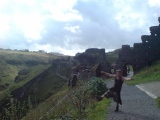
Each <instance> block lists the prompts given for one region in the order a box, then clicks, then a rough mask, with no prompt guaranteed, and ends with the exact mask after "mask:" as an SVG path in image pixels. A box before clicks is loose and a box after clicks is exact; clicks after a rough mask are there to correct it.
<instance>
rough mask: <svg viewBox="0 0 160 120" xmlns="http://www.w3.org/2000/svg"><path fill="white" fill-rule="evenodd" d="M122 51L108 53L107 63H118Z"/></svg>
mask: <svg viewBox="0 0 160 120" xmlns="http://www.w3.org/2000/svg"><path fill="white" fill-rule="evenodd" d="M120 50H121V49H116V50H114V51H111V52H107V53H106V56H107V61H108V62H109V63H110V64H112V63H116V62H117V60H118V57H119V56H118V55H119V51H120Z"/></svg>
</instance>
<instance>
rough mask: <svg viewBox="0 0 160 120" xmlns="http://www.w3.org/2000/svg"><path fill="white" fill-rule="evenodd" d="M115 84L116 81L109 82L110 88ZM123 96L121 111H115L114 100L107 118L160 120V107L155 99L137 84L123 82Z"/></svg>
mask: <svg viewBox="0 0 160 120" xmlns="http://www.w3.org/2000/svg"><path fill="white" fill-rule="evenodd" d="M113 84H114V81H110V82H108V83H107V86H108V88H110V87H112V86H113ZM121 98H122V106H121V105H120V111H119V112H114V110H115V108H116V104H115V102H113V101H112V102H111V106H110V107H109V108H108V112H109V114H108V117H107V119H106V120H160V109H159V108H157V103H156V101H155V99H153V98H152V97H150V96H149V95H147V94H146V93H145V92H144V91H142V90H140V89H139V88H137V87H136V86H130V85H127V84H123V86H122V91H121Z"/></svg>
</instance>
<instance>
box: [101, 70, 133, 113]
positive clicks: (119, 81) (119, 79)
mask: <svg viewBox="0 0 160 120" xmlns="http://www.w3.org/2000/svg"><path fill="white" fill-rule="evenodd" d="M101 74H103V75H105V76H108V77H112V78H114V86H113V87H112V88H111V90H113V92H115V93H116V95H117V102H116V103H117V105H116V110H115V111H116V112H117V111H119V104H121V105H122V100H121V89H122V85H123V82H124V81H125V80H126V81H129V80H133V78H127V77H123V76H122V72H121V70H120V69H119V70H116V74H109V73H106V72H104V71H101ZM105 94H106V93H104V94H103V95H102V96H101V98H104V97H105Z"/></svg>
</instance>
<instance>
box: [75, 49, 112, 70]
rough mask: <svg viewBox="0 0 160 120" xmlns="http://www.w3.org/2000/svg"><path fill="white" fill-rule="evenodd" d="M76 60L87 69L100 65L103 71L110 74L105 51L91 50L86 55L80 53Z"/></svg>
mask: <svg viewBox="0 0 160 120" xmlns="http://www.w3.org/2000/svg"><path fill="white" fill-rule="evenodd" d="M74 59H76V60H77V61H78V62H79V63H80V64H82V65H83V64H84V65H85V66H87V67H91V66H93V65H95V64H97V63H100V64H101V69H102V70H104V71H107V72H110V65H109V63H108V62H107V58H106V53H105V49H97V48H89V49H87V50H86V51H85V52H84V53H78V54H77V55H76V56H75V57H74Z"/></svg>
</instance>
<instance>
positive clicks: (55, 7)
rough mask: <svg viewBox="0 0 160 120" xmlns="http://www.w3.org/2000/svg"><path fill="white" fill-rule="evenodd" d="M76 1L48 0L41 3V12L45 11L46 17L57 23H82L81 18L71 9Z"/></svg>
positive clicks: (77, 12)
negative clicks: (75, 21) (76, 21)
mask: <svg viewBox="0 0 160 120" xmlns="http://www.w3.org/2000/svg"><path fill="white" fill-rule="evenodd" d="M76 2H77V0H66V1H64V0H48V2H45V3H42V4H41V5H42V8H43V10H46V11H47V12H48V13H49V15H48V17H50V18H53V19H54V20H57V21H64V22H67V21H74V20H79V21H82V20H83V17H82V16H81V14H80V13H79V11H77V10H75V9H73V6H74V5H75V4H76Z"/></svg>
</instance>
